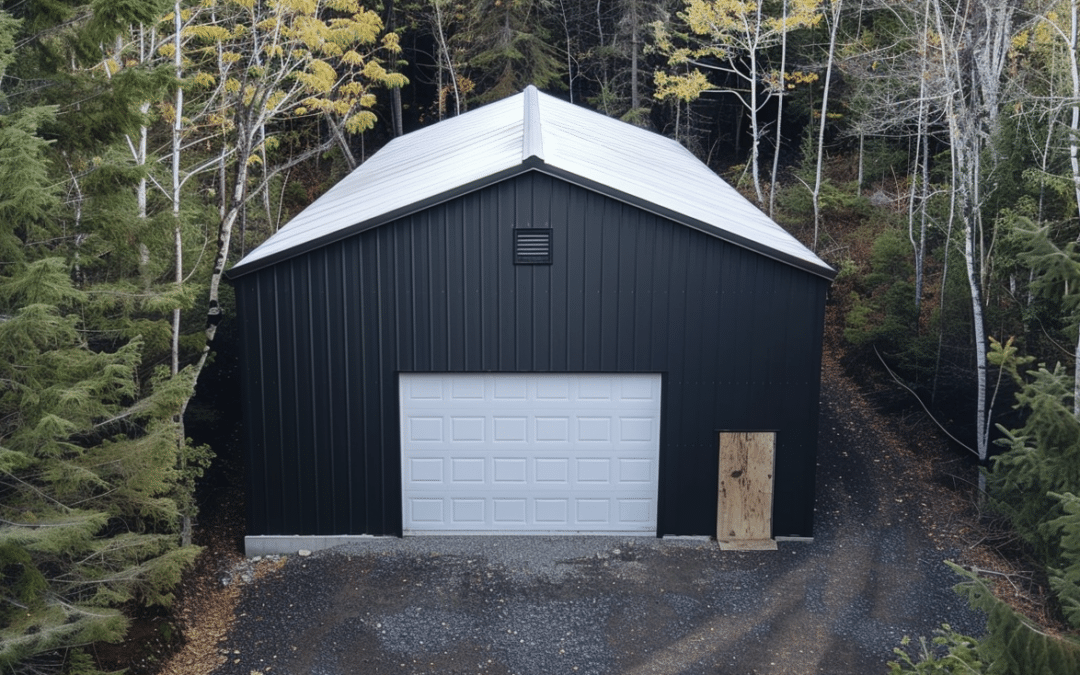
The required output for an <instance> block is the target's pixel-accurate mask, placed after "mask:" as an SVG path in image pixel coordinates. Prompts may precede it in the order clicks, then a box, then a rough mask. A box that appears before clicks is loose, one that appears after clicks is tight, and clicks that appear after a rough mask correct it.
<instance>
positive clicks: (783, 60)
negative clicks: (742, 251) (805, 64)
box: [769, 0, 862, 218]
mask: <svg viewBox="0 0 1080 675" xmlns="http://www.w3.org/2000/svg"><path fill="white" fill-rule="evenodd" d="M787 17H788V0H784V13H783V21H784V25H785V26H786V25H787ZM780 40H781V42H780V91H779V93H778V94H777V95H776V146H775V147H774V148H773V160H772V176H771V178H770V180H769V217H770V218H772V217H773V215H774V214H775V212H776V179H777V176H776V174H777V173H779V171H780V147H781V145H782V144H783V141H784V136H783V133H782V132H783V127H784V125H783V121H784V97H785V96H787V83H786V82H785V81H784V73H786V72H787V31H784V33H783V35H782V36H781V38H780ZM859 173H860V175H861V173H862V148H861V147H860V148H859ZM861 182H862V181H861V179H860V184H861Z"/></svg>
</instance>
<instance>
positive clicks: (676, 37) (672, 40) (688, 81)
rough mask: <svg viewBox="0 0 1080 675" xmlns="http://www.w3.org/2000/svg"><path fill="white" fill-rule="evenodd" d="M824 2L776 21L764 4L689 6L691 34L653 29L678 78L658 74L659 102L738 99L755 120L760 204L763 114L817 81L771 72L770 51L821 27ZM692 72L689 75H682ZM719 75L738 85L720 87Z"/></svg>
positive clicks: (790, 10) (795, 6) (753, 162)
mask: <svg viewBox="0 0 1080 675" xmlns="http://www.w3.org/2000/svg"><path fill="white" fill-rule="evenodd" d="M820 8H821V0H790V2H787V3H785V4H784V7H783V11H782V12H781V14H780V16H770V15H769V14H768V13H767V8H766V5H765V4H764V3H761V2H751V1H748V0H747V1H744V0H688V2H687V3H686V5H685V9H684V11H683V12H681V13H680V14H679V18H680V19H681V20H682V21H683V22H684V23H685V25H686V30H687V32H686V33H685V34H681V35H680V34H678V33H675V32H673V31H672V30H671V29H670V28H669V27H668V26H666V25H665V24H663V23H662V22H657V23H654V24H653V28H654V35H655V41H656V48H657V49H658V50H659V51H660V52H661V53H662V54H664V55H665V56H666V57H667V61H668V65H669V66H670V67H671V68H673V69H676V72H667V71H663V70H661V71H657V72H656V74H655V81H656V93H655V97H656V98H657V99H660V100H664V99H667V98H676V99H679V100H683V101H688V100H694V99H696V98H698V97H699V96H701V95H702V94H704V93H706V92H709V93H722V94H727V95H730V96H734V97H735V98H736V99H737V100H738V101H739V103H740V105H741V106H742V108H743V109H744V110H745V111H746V113H747V115H748V117H749V118H750V136H751V143H750V167H751V168H750V176H751V179H752V181H753V184H754V194H755V195H756V197H757V201H758V203H759V204H764V203H765V195H764V192H763V190H762V187H761V171H760V167H759V164H760V147H761V138H762V136H763V133H764V129H763V128H762V124H761V118H760V114H761V111H762V109H763V108H764V107H765V106H766V105H767V104H768V103H769V101H770V100H771V99H772V98H773V97H775V96H777V95H779V94H780V93H782V92H783V91H784V90H785V89H786V88H787V87H788V85H789V84H794V83H799V82H809V81H812V80H814V79H816V78H815V76H813V75H811V74H806V73H798V72H796V73H786V72H783V71H777V70H776V69H775V68H771V67H770V65H769V63H768V61H767V60H765V59H766V58H767V53H768V50H770V49H772V48H773V47H775V46H777V45H779V44H781V42H783V41H784V39H785V36H786V35H787V34H788V33H790V32H792V31H795V30H798V29H801V28H811V27H813V26H816V25H817V24H818V23H819V22H820V21H821V11H820ZM685 66H690V67H691V68H690V69H689V70H684V71H683V72H678V70H679V69H680V68H683V67H685ZM710 72H713V73H717V74H718V75H720V76H722V77H724V78H730V79H731V80H732V81H735V82H738V83H739V84H738V85H737V86H717V85H716V84H714V83H713V81H712V80H711V79H710V77H709V75H708V73H710Z"/></svg>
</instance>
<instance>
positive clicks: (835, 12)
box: [813, 0, 843, 251]
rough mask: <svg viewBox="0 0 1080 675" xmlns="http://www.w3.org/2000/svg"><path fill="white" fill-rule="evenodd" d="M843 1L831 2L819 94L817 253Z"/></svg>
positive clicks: (815, 205)
mask: <svg viewBox="0 0 1080 675" xmlns="http://www.w3.org/2000/svg"><path fill="white" fill-rule="evenodd" d="M842 7H843V0H833V1H832V7H831V10H832V26H830V27H829V57H828V59H829V60H828V62H827V63H826V65H825V86H824V90H823V91H822V92H821V125H820V126H819V127H818V142H817V167H816V168H815V169H814V193H813V198H814V247H813V250H815V251H817V247H818V233H819V231H820V229H821V163H822V160H823V159H824V157H825V124H826V122H827V121H828V112H829V86H830V84H831V82H832V69H833V60H834V57H835V55H836V33H837V31H838V30H839V28H840V10H841V8H842Z"/></svg>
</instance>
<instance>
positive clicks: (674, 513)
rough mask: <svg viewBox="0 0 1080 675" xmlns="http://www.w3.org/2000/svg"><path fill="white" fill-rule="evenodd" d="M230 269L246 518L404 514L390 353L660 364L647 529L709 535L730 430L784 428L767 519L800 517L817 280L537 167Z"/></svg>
mask: <svg viewBox="0 0 1080 675" xmlns="http://www.w3.org/2000/svg"><path fill="white" fill-rule="evenodd" d="M514 227H550V228H552V229H553V241H552V243H553V260H554V262H553V264H551V265H514V261H513V250H512V241H513V236H512V229H513V228H514ZM235 283H236V287H237V298H238V305H239V307H238V311H239V318H240V324H241V330H242V331H243V335H242V339H243V343H244V345H245V350H244V354H243V359H244V360H243V373H244V374H243V377H244V405H245V407H244V415H245V420H244V426H245V429H246V440H247V448H248V472H249V475H248V481H249V487H250V490H249V500H248V509H249V514H248V515H249V530H248V534H250V535H260V534H302V535H317V534H326V535H329V534H399V533H400V532H401V475H400V474H401V459H400V439H399V416H398V415H399V411H398V374H399V373H401V372H647V373H660V374H661V375H662V376H663V384H662V387H663V390H662V405H663V408H662V411H661V425H662V428H661V439H660V457H661V460H660V461H661V464H660V495H659V514H658V529H659V532H658V534H699V535H700V534H714V533H715V528H716V490H717V431H718V430H720V429H732V430H775V431H776V432H777V457H776V474H775V504H774V515H773V533H774V535H776V536H785V535H795V536H811V535H812V524H813V503H814V473H815V449H816V443H817V417H818V390H819V376H820V364H821V346H822V345H821V335H822V329H823V326H822V321H823V311H824V303H825V293H826V290H827V288H828V281H827V280H826V279H823V278H821V277H818V276H815V275H813V274H810V273H807V272H805V271H801V270H799V269H796V268H794V267H792V266H790V265H787V264H784V263H780V262H776V261H773V260H771V259H769V258H766V257H764V256H762V255H760V254H758V253H754V252H751V251H748V250H746V249H743V248H740V247H737V246H734V245H731V244H727V243H725V242H723V241H721V240H719V239H717V238H715V237H712V236H709V235H706V234H703V233H701V232H699V231H697V230H694V229H691V228H689V227H686V226H685V225H682V224H678V223H674V222H671V221H669V220H666V219H664V218H661V217H658V216H654V215H652V214H650V213H647V212H645V211H642V210H640V209H638V208H636V207H634V206H629V205H626V204H623V203H621V202H618V201H615V200H613V199H611V198H609V197H606V196H603V195H600V194H597V193H595V192H592V191H589V190H586V189H583V188H581V187H578V186H576V185H572V184H570V183H567V182H564V181H563V180H561V179H559V178H553V177H551V176H548V175H546V174H543V173H540V172H535V171H534V172H528V173H525V174H522V175H519V176H517V177H515V178H512V179H509V180H506V181H504V182H502V183H498V184H496V185H493V186H490V187H487V188H484V189H482V190H479V191H477V192H474V193H471V194H468V195H466V196H464V197H460V198H457V199H454V200H453V201H450V202H447V203H445V204H441V205H437V206H434V207H432V208H429V209H427V210H425V211H422V212H419V213H417V214H415V215H413V216H410V217H406V218H403V219H401V220H399V221H396V222H393V223H390V224H387V225H383V226H380V227H377V228H374V229H371V230H367V231H365V232H362V233H360V234H358V235H355V236H353V237H350V238H348V239H345V240H343V241H340V242H338V243H334V244H331V245H328V246H326V247H324V248H321V249H318V250H315V251H312V252H309V253H306V254H303V255H301V256H298V257H295V258H292V259H289V260H285V261H283V262H280V263H277V264H276V265H273V266H271V267H268V268H265V269H262V270H258V271H256V272H253V273H251V274H248V275H245V276H242V277H240V278H239V279H237V280H236V282H235Z"/></svg>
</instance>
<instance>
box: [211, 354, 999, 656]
mask: <svg viewBox="0 0 1080 675" xmlns="http://www.w3.org/2000/svg"><path fill="white" fill-rule="evenodd" d="M836 370H837V369H836V368H832V369H830V368H828V367H827V368H826V371H827V374H826V377H825V380H824V385H823V404H822V418H821V431H820V443H819V468H818V497H817V513H816V520H815V539H814V541H813V542H811V543H806V542H780V543H779V548H778V550H777V551H749V552H733V551H720V550H719V549H718V547H717V545H716V543H715V542H711V541H700V540H659V539H655V538H626V537H502V536H492V537H453V536H437V537H416V538H404V539H395V538H376V539H371V540H368V541H364V542H361V543H351V544H347V545H344V546H339V547H337V548H334V549H328V550H325V551H317V552H314V553H312V554H311V555H308V556H297V555H294V556H288V557H287V558H286V559H285V560H284V561H280V560H276V561H273V569H271V570H270V571H269V572H267V573H263V574H253V573H252V572H251V570H250V569H249V568H247V567H245V568H243V569H239V570H238V571H237V573H236V574H233V575H230V576H229V577H228V580H229V583H232V584H236V585H238V586H239V587H240V599H239V602H238V604H237V606H236V610H235V620H234V622H233V626H232V629H231V631H230V632H229V634H228V637H227V638H225V639H224V640H222V641H221V642H219V643H218V644H217V646H216V650H217V653H218V655H219V661H223V662H222V663H221V665H219V666H218V667H217V668H216V669H215V670H214V671H213V672H214V673H215V674H216V675H256V674H258V675H263V674H269V673H297V674H301V673H303V674H306V673H312V674H315V675H345V674H353V673H363V674H370V673H442V674H450V673H492V674H509V673H515V674H519V675H550V674H554V673H560V674H562V673H565V674H571V675H573V674H577V675H609V674H616V673H618V674H621V675H637V674H641V675H645V674H655V675H667V674H671V675H674V674H675V673H679V674H684V675H694V674H698V673H700V674H706V673H709V674H716V673H723V674H740V675H742V674H759V673H760V674H765V673H776V674H779V673H783V674H785V675H799V674H807V675H809V674H818V673H821V674H824V673H829V674H841V675H842V674H846V673H851V674H855V673H858V674H860V675H861V674H864V673H875V672H877V673H883V672H885V671H886V663H887V662H888V661H889V660H891V659H892V658H893V654H892V650H893V648H894V647H896V646H898V645H899V644H900V641H901V639H902V638H903V637H904V636H905V635H910V636H919V635H923V636H929V635H931V634H932V633H933V631H934V630H935V629H936V628H938V627H939V626H940V625H941V624H942V623H949V624H951V625H952V627H953V628H955V629H957V630H959V631H961V632H965V633H968V634H974V635H979V634H981V632H982V629H983V627H984V623H985V620H984V617H983V616H982V615H981V614H979V613H978V612H975V611H973V610H971V609H969V608H968V606H967V604H966V602H965V601H964V600H963V599H962V598H961V597H960V596H958V595H956V594H955V593H954V592H953V591H952V590H951V589H952V586H954V585H955V584H956V583H958V581H959V579H958V578H957V577H956V576H955V575H954V574H953V573H952V572H951V571H950V570H949V569H948V568H947V567H946V566H945V565H944V564H943V561H944V560H946V559H954V558H956V557H957V556H958V554H959V553H960V551H959V550H958V547H959V546H961V544H960V543H959V540H958V539H957V538H956V537H953V536H950V527H951V522H952V521H951V516H949V513H951V510H954V509H955V508H958V507H956V506H955V505H954V504H952V501H954V500H955V499H956V497H955V495H950V494H948V491H947V490H946V489H945V488H944V487H942V486H941V485H938V484H937V483H935V482H934V481H933V480H932V479H931V476H930V470H929V469H927V470H926V471H925V472H921V473H920V472H919V471H915V472H913V471H911V469H910V467H911V466H913V465H914V466H918V465H919V464H918V463H919V462H920V461H924V459H923V458H921V457H920V456H919V455H918V450H917V448H916V447H915V446H916V445H917V443H916V442H915V440H914V439H912V438H907V437H901V435H900V434H898V433H896V431H895V430H892V429H890V428H889V427H888V426H886V425H884V424H882V422H881V419H880V416H879V415H877V414H876V413H875V412H874V411H873V410H872V408H871V407H870V406H868V405H867V404H866V403H865V401H863V400H862V399H861V398H860V397H859V394H858V393H857V391H855V390H854V387H849V386H847V385H846V383H845V382H846V381H845V380H843V378H841V377H840V376H837V375H835V374H832V375H830V374H829V372H830V371H831V372H835V371H836ZM925 461H927V462H928V460H925ZM245 564H248V565H250V564H252V563H245ZM259 564H260V563H258V562H256V563H254V565H255V566H256V567H258V565H259ZM261 564H264V565H265V564H266V563H261ZM223 583H224V582H223Z"/></svg>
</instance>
